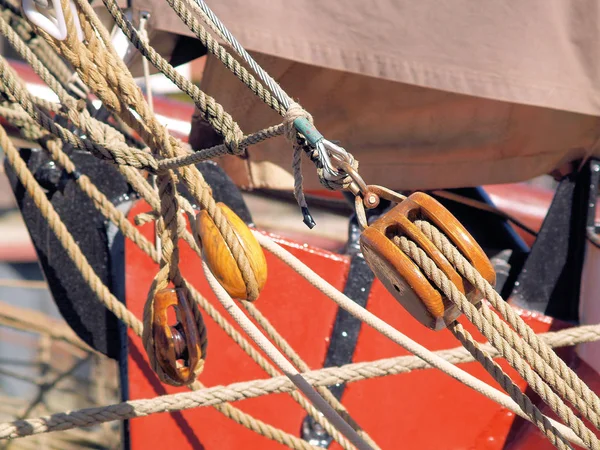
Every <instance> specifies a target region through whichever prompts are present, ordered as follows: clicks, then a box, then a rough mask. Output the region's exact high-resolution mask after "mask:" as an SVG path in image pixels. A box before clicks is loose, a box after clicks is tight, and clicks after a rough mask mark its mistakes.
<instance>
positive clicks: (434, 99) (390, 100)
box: [133, 0, 600, 189]
mask: <svg viewBox="0 0 600 450" xmlns="http://www.w3.org/2000/svg"><path fill="white" fill-rule="evenodd" d="M163 1H164V0H152V1H146V0H144V1H143V2H141V3H142V4H143V7H142V8H147V9H149V10H150V11H151V12H152V11H153V10H154V13H153V14H152V22H151V26H152V27H154V28H155V29H157V30H163V31H169V32H172V33H186V34H189V32H187V30H185V29H184V27H183V26H182V25H181V23H180V22H179V21H178V19H177V17H175V16H174V15H173V14H172V12H170V11H167V10H168V8H167V7H166V6H165V4H164V3H163ZM133 5H134V8H138V7H139V6H137V3H136V0H134V1H133ZM209 5H210V7H211V8H212V9H213V10H214V11H215V12H216V13H217V15H218V16H219V17H220V18H221V20H222V21H223V22H224V23H225V24H226V25H227V27H228V28H229V29H230V30H231V31H232V32H233V34H234V35H236V36H237V37H238V39H239V40H240V42H241V43H242V44H243V45H244V46H245V47H246V48H247V49H249V50H251V51H253V52H255V54H256V56H257V59H258V60H259V62H260V63H261V64H262V65H263V66H264V67H265V68H266V69H267V71H269V72H270V73H271V74H272V75H273V76H274V77H275V78H276V79H277V80H278V81H279V82H280V83H281V84H282V86H283V87H284V88H285V89H286V91H288V93H290V94H291V95H292V96H294V97H295V98H296V99H298V100H299V102H300V103H301V104H302V105H303V106H304V107H305V108H306V109H307V110H309V111H310V112H311V113H312V114H313V116H314V118H315V121H316V123H317V125H318V128H319V130H320V131H321V132H322V133H323V134H325V135H326V136H327V137H328V138H329V139H334V140H339V141H341V142H342V145H344V146H345V147H346V148H347V149H348V150H349V151H351V152H352V153H353V154H354V155H355V156H356V157H357V158H358V159H359V161H360V171H361V173H362V174H363V176H364V177H365V179H366V180H367V182H376V183H381V184H386V185H388V186H390V187H393V188H405V189H413V188H419V189H424V188H434V187H451V186H466V185H477V184H485V183H499V182H509V181H518V180H524V179H527V178H530V177H533V176H536V175H539V174H542V173H546V172H549V171H551V170H553V169H554V168H555V167H557V166H559V165H561V164H562V163H563V162H565V161H570V160H573V159H578V158H581V157H584V156H585V155H586V154H590V153H594V152H597V149H596V144H597V140H598V137H599V132H600V126H599V125H600V123H599V119H598V116H600V94H599V92H598V88H597V86H600V83H599V82H600V66H599V64H600V58H598V57H597V49H598V45H599V44H598V43H599V42H600V36H599V35H600V23H599V20H600V13H599V12H598V5H597V1H596V0H577V1H572V0H528V1H514V2H513V1H511V2H507V1H505V0H489V1H486V2H481V1H476V0H454V1H451V2H440V1H437V0H419V1H414V0H396V1H392V0H378V1H368V0H361V1H352V0H349V1H343V2H342V1H335V2H334V1H323V0H297V1H294V2H290V1H289V0H270V1H268V2H267V1H259V0H222V1H215V2H209ZM156 12H159V13H158V14H157V13H156ZM202 87H203V88H204V89H205V90H206V91H208V92H209V93H210V94H212V95H213V96H214V97H216V99H217V100H218V101H219V102H221V103H222V104H223V105H224V106H225V108H226V109H227V110H229V111H230V112H232V113H233V115H234V118H235V119H236V120H237V121H238V122H239V123H240V125H241V126H242V129H243V130H244V131H246V132H250V131H254V130H256V129H258V128H260V127H263V126H266V125H268V124H272V123H275V122H276V121H278V118H277V117H276V115H275V114H274V113H272V112H271V111H269V110H268V108H267V107H266V106H264V105H262V104H260V101H258V100H256V99H254V98H253V97H252V94H251V93H250V92H249V91H248V90H247V89H245V88H244V86H243V85H241V83H240V82H239V81H238V80H237V79H236V78H235V77H234V76H233V75H231V74H228V73H227V72H226V69H223V68H222V67H221V66H220V64H219V63H218V62H216V61H214V60H210V61H209V62H208V64H207V67H206V74H205V77H204V79H203V81H202ZM195 131H196V134H195V136H194V138H195V139H193V142H192V143H193V144H194V146H195V147H198V148H200V147H204V145H203V143H202V139H201V138H202V133H199V132H197V131H198V129H196V130H195ZM249 155H250V157H249V159H248V160H242V159H238V158H227V161H225V165H226V167H227V168H228V170H229V171H230V173H231V174H233V175H234V176H235V179H236V181H238V182H239V183H240V184H242V185H254V186H257V187H263V186H264V187H274V188H289V187H290V186H291V176H290V158H291V155H290V151H289V146H288V145H287V144H286V143H285V142H283V140H282V139H276V140H273V141H270V142H268V143H266V144H263V145H261V146H258V147H254V148H253V149H252V150H251V151H250V153H249ZM305 173H306V174H307V185H308V187H309V188H314V187H319V186H318V184H317V181H316V179H315V177H314V176H312V175H313V171H312V170H306V171H305Z"/></svg>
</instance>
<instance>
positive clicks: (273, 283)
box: [125, 203, 600, 450]
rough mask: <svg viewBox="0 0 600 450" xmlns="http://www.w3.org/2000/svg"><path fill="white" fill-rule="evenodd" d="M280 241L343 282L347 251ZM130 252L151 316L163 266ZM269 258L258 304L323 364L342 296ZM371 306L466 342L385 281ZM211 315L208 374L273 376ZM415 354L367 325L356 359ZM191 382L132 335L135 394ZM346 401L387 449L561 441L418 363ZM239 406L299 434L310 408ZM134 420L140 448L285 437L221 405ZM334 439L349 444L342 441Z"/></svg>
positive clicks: (198, 279)
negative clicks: (165, 380)
mask: <svg viewBox="0 0 600 450" xmlns="http://www.w3.org/2000/svg"><path fill="white" fill-rule="evenodd" d="M144 211H148V207H147V206H146V205H145V204H144V203H138V204H137V205H136V207H135V208H134V209H133V210H132V211H131V213H130V219H132V218H133V217H134V216H135V215H136V214H138V213H140V212H144ZM140 229H141V231H142V232H143V234H144V235H146V236H147V237H149V238H153V237H154V236H153V233H154V229H153V226H152V225H151V224H146V225H144V226H142V227H140ZM280 243H281V244H282V245H283V246H284V247H285V248H287V249H289V250H290V251H292V253H294V254H295V255H296V256H298V257H299V258H300V259H301V260H302V261H304V262H305V263H306V264H307V265H308V266H310V267H311V268H313V269H314V270H315V271H317V272H318V273H319V274H321V275H322V276H323V277H324V278H326V279H327V280H328V281H329V282H330V283H332V284H333V285H334V286H335V287H337V288H342V287H343V285H344V282H345V279H346V277H347V272H348V264H349V263H348V259H347V258H346V257H341V256H339V255H334V254H332V253H328V252H325V251H322V250H317V249H314V248H311V247H309V246H305V245H298V244H296V243H292V242H283V241H280ZM125 253H126V255H125V256H126V270H127V273H126V298H127V305H128V306H129V308H130V309H131V310H132V311H133V312H134V313H135V314H136V315H137V316H138V317H141V315H142V310H143V304H144V301H145V299H146V295H147V291H148V288H149V286H150V283H151V280H152V278H153V277H154V275H155V274H156V271H157V266H156V265H154V264H153V263H151V261H150V260H149V258H147V257H146V256H145V255H143V254H142V252H141V251H140V250H139V249H138V248H137V247H136V246H135V245H133V244H131V243H130V242H127V243H126V250H125ZM181 260H182V261H183V264H182V268H183V271H184V275H185V276H186V277H188V278H189V279H190V280H192V281H193V283H194V285H195V286H196V287H197V288H198V289H199V290H200V292H201V293H203V294H204V295H206V297H207V298H208V299H209V301H210V302H211V304H213V305H214V306H215V307H216V308H217V309H218V310H219V311H221V312H222V313H223V315H225V316H226V317H227V314H226V313H225V312H224V311H223V309H222V308H221V307H220V305H218V303H217V302H216V300H215V298H214V297H213V295H212V293H211V291H210V289H209V288H208V286H207V284H206V281H205V279H204V276H203V274H202V270H201V268H200V263H199V261H198V258H197V257H196V255H193V254H192V252H191V250H190V249H189V248H188V247H187V246H186V245H182V249H181ZM267 262H268V266H269V277H268V281H267V285H266V287H265V290H264V292H263V293H262V294H261V297H260V298H259V299H258V300H257V302H256V305H257V306H259V307H260V309H261V311H262V312H263V313H264V315H265V316H266V317H267V318H268V319H269V320H270V321H271V322H272V323H273V325H275V326H276V327H277V329H278V330H279V331H280V332H281V333H282V335H283V336H284V337H285V338H286V339H287V340H288V342H289V343H290V344H291V345H292V346H293V347H294V348H295V349H296V350H297V351H298V352H299V354H300V355H301V356H302V358H304V359H305V361H307V363H308V364H309V365H310V367H311V368H319V367H322V364H323V361H324V358H325V353H326V349H327V341H328V337H329V334H330V332H331V328H332V325H333V320H334V317H335V314H336V306H335V305H334V304H333V303H332V302H331V301H330V300H328V299H327V298H326V297H325V296H324V295H323V294H321V293H319V292H318V291H317V290H316V289H314V288H313V287H312V286H310V285H309V284H308V283H307V282H306V281H304V280H303V279H301V278H300V277H299V276H298V275H296V274H295V273H294V272H293V271H292V270H291V269H290V268H288V267H287V266H285V265H283V264H282V263H281V262H280V261H279V260H277V259H276V258H275V257H273V256H272V255H270V254H267ZM368 309H369V310H370V311H372V312H373V313H375V314H377V315H378V316H380V317H383V318H385V319H386V320H387V321H388V322H390V324H392V325H393V326H395V327H396V328H398V329H399V330H401V331H402V332H404V333H405V334H407V335H409V336H410V337H412V338H413V339H415V340H416V341H417V342H419V343H421V344H423V345H425V346H426V347H428V348H430V349H432V350H438V349H446V348H454V347H457V346H459V343H458V342H457V341H456V340H455V339H454V338H453V337H452V336H451V335H450V333H448V332H446V331H442V332H433V331H430V330H427V329H425V328H424V327H423V326H421V325H420V324H419V323H417V322H416V321H415V320H414V319H412V318H411V317H410V316H409V315H408V314H407V313H406V312H405V311H404V310H403V309H402V308H401V307H400V306H399V304H397V303H396V301H395V300H394V299H393V298H392V297H391V296H390V295H389V294H388V293H387V291H385V289H384V288H383V286H382V285H381V284H380V283H379V282H377V281H376V282H375V284H374V286H373V289H372V292H371V295H370V298H369V302H368ZM520 313H521V314H522V315H523V317H524V319H525V320H526V322H527V323H528V324H529V325H530V326H531V327H532V328H533V329H534V330H535V331H536V332H543V331H547V330H549V329H552V328H555V327H557V326H558V325H554V326H553V324H552V321H551V320H550V319H549V318H548V317H545V316H543V315H539V314H531V313H528V312H522V311H520ZM204 318H205V322H206V324H207V328H208V338H209V345H208V357H207V361H206V368H205V371H204V372H203V373H202V375H201V376H200V380H201V381H202V383H204V384H205V385H207V386H214V385H218V384H228V383H232V382H235V381H243V380H250V379H254V378H266V374H265V373H263V372H262V370H261V369H259V368H258V366H257V365H256V364H255V363H253V362H252V360H251V359H250V358H249V357H248V356H247V355H246V354H245V353H243V352H242V350H240V348H239V347H238V346H237V345H236V344H234V343H233V341H232V340H231V339H230V338H229V337H228V336H227V335H226V334H225V333H224V332H223V331H222V330H221V329H220V328H219V327H218V326H217V325H216V324H215V323H214V322H213V321H212V320H211V319H210V318H209V317H208V315H207V314H206V313H204ZM463 322H464V321H463ZM236 328H237V327H236ZM466 328H467V329H469V330H470V331H471V332H472V333H473V335H474V336H476V338H477V339H479V340H481V341H483V338H482V337H481V336H480V335H479V334H478V333H476V332H475V331H474V330H473V327H472V326H469V325H467V326H466ZM563 353H564V354H565V359H566V360H567V361H568V362H569V363H570V364H572V365H574V366H575V367H577V368H578V370H579V371H580V372H581V373H582V375H583V376H584V377H585V379H586V381H588V382H590V383H591V385H592V387H593V388H598V387H600V385H599V381H598V380H599V378H598V375H597V374H595V373H594V372H593V371H591V369H589V367H587V366H585V365H583V363H581V362H580V361H578V360H577V359H576V358H575V356H574V352H573V351H572V350H570V349H568V350H566V351H565V352H563ZM406 354H407V352H406V351H405V350H403V349H402V348H400V347H399V346H397V345H396V344H394V343H392V342H391V341H389V340H388V339H386V338H385V337H383V336H381V335H379V334H378V333H377V332H375V331H374V330H372V329H370V328H369V327H367V326H363V328H362V330H361V332H360V335H359V340H358V346H357V349H356V353H355V355H354V362H360V361H372V360H376V359H379V358H386V357H394V356H400V355H406ZM502 365H503V366H504V367H505V368H506V370H507V372H508V373H509V374H510V375H511V376H513V377H514V378H515V379H518V377H517V376H516V374H515V372H514V371H512V370H511V369H509V368H507V367H506V364H504V363H502ZM462 367H463V368H464V369H465V370H467V371H468V372H470V373H472V374H474V375H476V376H477V377H480V378H482V379H484V380H485V381H487V382H490V383H491V384H492V385H494V382H493V381H492V380H491V378H490V377H489V376H488V375H487V374H486V373H485V371H484V370H483V369H482V368H481V367H480V366H479V365H478V364H477V363H469V364H464V365H463V366H462ZM520 386H521V388H524V387H525V384H524V383H523V382H521V383H520ZM184 390H185V389H184V388H181V389H178V388H172V387H166V386H164V385H162V384H161V383H160V382H159V381H158V379H157V378H156V376H155V375H154V374H153V373H152V371H151V369H150V367H149V366H148V364H147V362H146V357H145V353H144V350H143V348H142V345H141V342H140V340H139V339H138V338H137V337H131V340H130V352H129V391H130V396H131V398H132V399H137V398H150V397H153V396H156V395H159V394H164V393H172V392H179V391H184ZM343 403H344V404H345V405H346V406H347V407H348V410H349V411H350V413H351V414H352V416H353V417H354V418H355V419H356V420H357V421H358V423H359V424H360V425H361V426H362V427H364V428H365V429H366V430H367V431H368V432H369V434H370V435H371V436H372V437H373V438H374V439H375V441H376V442H378V443H379V445H380V446H381V447H382V448H383V449H396V448H403V449H440V448H444V449H469V448H477V449H480V448H484V449H490V450H491V449H501V448H519V449H525V448H536V449H545V448H551V446H550V445H549V444H548V443H546V441H544V440H541V439H538V438H539V434H538V433H537V431H536V430H533V429H530V428H529V427H528V426H527V425H526V424H525V423H524V422H523V421H522V420H515V417H514V416H513V414H512V413H509V412H508V411H506V410H504V409H503V408H501V407H499V406H497V405H496V404H495V403H493V402H491V401H490V400H487V399H486V398H484V397H482V396H481V395H479V394H477V393H475V392H474V391H471V390H470V389H469V388H467V387H465V386H463V385H461V384H460V383H459V382H457V381H455V380H453V379H451V378H450V377H448V376H447V375H445V374H443V373H441V372H438V371H436V370H423V371H415V372H412V373H408V374H402V375H396V376H389V377H385V378H380V379H372V380H366V381H361V382H357V383H353V384H350V385H349V386H348V388H347V390H346V392H345V394H344V398H343ZM235 406H236V407H239V408H240V409H242V410H243V411H245V412H247V413H250V414H252V415H254V416H255V417H257V418H258V419H260V420H263V421H265V422H268V423H271V424H273V425H275V426H277V427H281V428H282V429H284V430H286V431H288V432H290V433H292V434H294V435H299V432H300V424H301V422H302V419H303V418H304V416H305V413H304V411H303V410H302V409H301V408H300V407H299V406H298V405H297V404H296V403H295V402H294V401H293V400H292V399H291V397H289V395H283V394H278V395H271V396H268V397H261V398H258V399H251V400H245V401H242V402H238V403H236V404H235ZM130 425H131V448H132V449H133V450H138V449H139V450H141V449H145V448H148V447H149V446H150V447H151V448H154V447H155V446H156V445H158V443H160V448H163V449H177V450H183V449H192V448H196V449H202V448H204V449H207V450H212V449H241V448H243V449H278V448H281V446H280V445H279V444H277V443H275V442H273V441H270V440H268V439H266V438H264V437H261V436H259V435H256V434H254V433H252V432H250V431H248V430H247V429H245V428H244V427H242V426H240V425H237V424H235V423H234V422H233V421H231V420H229V419H227V418H225V417H224V416H223V415H221V414H220V413H219V412H217V411H216V410H214V409H213V408H198V409H195V410H189V411H183V412H179V413H174V414H160V415H154V416H150V417H145V418H139V419H134V420H132V421H131V422H130ZM534 444H535V446H533V445H534ZM331 448H339V447H337V446H336V445H333V446H332V447H331Z"/></svg>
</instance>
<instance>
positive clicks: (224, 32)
mask: <svg viewBox="0 0 600 450" xmlns="http://www.w3.org/2000/svg"><path fill="white" fill-rule="evenodd" d="M193 1H194V2H195V3H196V4H197V5H198V7H199V8H200V10H201V11H202V12H203V13H204V16H203V17H208V19H209V21H210V22H212V24H213V25H214V26H215V27H216V29H218V32H219V35H220V36H222V37H223V38H224V39H225V40H226V41H227V42H228V43H229V44H230V45H231V46H232V47H233V49H234V50H235V51H236V52H237V54H238V55H240V56H241V57H242V58H243V59H244V61H245V62H246V64H248V66H250V68H251V69H252V70H253V71H254V73H256V74H257V75H258V77H259V78H260V79H261V80H262V81H263V83H265V84H266V85H267V87H268V88H269V89H270V90H271V92H272V93H273V95H275V97H276V98H277V99H278V100H279V103H281V104H282V105H283V107H284V108H285V109H286V110H287V109H289V107H290V104H291V103H292V101H291V99H290V98H289V96H288V95H287V94H286V93H285V91H284V90H283V89H281V87H280V86H279V85H278V84H277V83H276V82H275V80H273V78H271V76H270V75H269V74H268V73H267V72H265V71H264V69H263V68H262V67H260V66H259V65H258V63H257V62H256V61H254V58H252V56H250V54H249V53H248V52H247V51H246V49H244V47H242V45H241V44H240V43H239V42H238V41H237V39H236V38H235V37H234V36H233V35H232V34H231V33H230V32H229V30H228V29H227V28H226V27H225V25H223V23H222V22H221V20H219V18H218V17H217V16H216V15H215V13H213V12H212V11H211V10H210V8H209V7H208V5H207V4H206V3H205V2H204V1H203V0H193Z"/></svg>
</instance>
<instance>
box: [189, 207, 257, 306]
mask: <svg viewBox="0 0 600 450" xmlns="http://www.w3.org/2000/svg"><path fill="white" fill-rule="evenodd" d="M217 206H219V207H220V208H221V210H222V211H223V214H224V215H225V217H226V218H227V220H228V221H229V224H230V225H231V227H232V228H233V231H234V232H235V235H236V238H237V239H238V241H239V243H240V245H241V247H242V250H243V251H244V253H245V254H246V256H247V258H248V260H249V262H250V267H251V268H252V271H253V273H254V276H255V278H256V281H257V283H258V290H259V291H260V290H261V289H262V288H263V287H264V285H265V282H266V281H267V261H266V259H265V255H264V253H263V250H262V248H261V246H260V244H259V243H258V241H257V240H256V238H255V237H254V235H253V234H252V232H251V231H250V228H248V226H247V225H246V224H245V223H244V221H243V220H242V219H240V218H239V217H238V216H237V214H235V213H234V212H233V211H232V210H231V209H229V208H228V207H227V205H225V204H224V203H217ZM196 226H197V230H196V231H197V233H198V235H199V237H200V242H201V243H202V253H203V256H204V259H205V261H206V263H207V264H208V266H209V267H210V270H211V272H212V273H213V274H214V276H215V277H216V278H217V280H219V283H221V286H223V288H225V290H226V291H227V292H228V293H229V295H231V296H232V297H233V298H239V299H242V300H250V301H254V300H256V298H255V297H254V298H251V297H250V295H249V293H248V290H247V288H246V284H245V283H244V279H243V278H242V273H241V272H240V269H239V267H238V265H237V262H236V261H235V258H234V257H233V254H232V253H231V250H230V249H229V247H227V244H226V243H225V239H224V238H223V236H222V235H221V233H220V232H219V230H218V228H217V227H216V225H215V223H214V222H213V220H212V219H211V218H210V216H209V215H208V213H207V212H206V211H200V212H199V213H198V216H197V220H196Z"/></svg>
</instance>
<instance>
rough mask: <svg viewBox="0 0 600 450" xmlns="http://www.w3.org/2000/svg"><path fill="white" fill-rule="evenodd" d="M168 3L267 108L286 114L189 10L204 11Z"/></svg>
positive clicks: (174, 0) (179, 2)
mask: <svg viewBox="0 0 600 450" xmlns="http://www.w3.org/2000/svg"><path fill="white" fill-rule="evenodd" d="M167 3H168V4H169V6H171V8H172V9H173V11H175V13H176V14H177V15H178V16H179V18H180V19H181V21H182V22H183V23H184V24H185V25H186V26H187V27H188V28H189V29H190V30H191V31H192V32H193V33H194V34H195V35H196V37H197V38H198V39H199V40H200V42H202V45H204V46H205V47H206V48H207V49H208V51H209V52H211V53H212V54H213V55H215V56H216V57H217V58H218V59H219V60H220V61H221V62H222V63H223V64H224V65H225V67H227V68H228V69H229V70H230V71H231V72H232V73H233V74H234V75H235V76H236V77H238V78H239V80H240V81H241V82H242V83H244V84H245V85H246V86H247V87H248V88H249V89H250V90H251V91H252V93H254V94H255V95H256V96H257V97H258V98H259V99H261V100H262V101H263V102H264V103H265V104H266V105H267V106H269V107H270V108H272V109H273V110H275V111H276V112H278V113H279V114H281V115H284V114H285V111H286V110H285V108H284V106H283V105H281V104H280V103H279V101H278V100H277V99H276V98H275V97H274V96H272V95H271V93H270V92H269V91H268V90H267V89H265V88H264V86H263V85H262V84H261V83H260V82H259V81H258V80H257V79H256V78H255V77H254V76H253V75H252V74H251V73H250V72H249V71H248V70H247V69H246V68H245V67H244V66H242V65H241V64H240V63H239V62H238V61H237V60H236V59H235V58H234V57H233V56H231V54H230V53H229V52H228V51H227V50H226V49H225V48H223V47H222V46H221V45H220V44H219V43H218V42H217V41H216V39H214V38H213V37H212V36H211V35H210V34H209V33H208V32H207V31H206V29H205V28H204V26H202V24H201V23H200V22H199V21H198V20H197V19H196V18H195V17H194V16H193V15H192V12H191V11H190V9H189V8H188V6H189V7H191V8H192V9H195V12H197V13H200V14H202V11H201V10H200V9H198V8H197V6H196V5H194V4H193V3H191V2H190V3H187V4H186V3H185V2H183V1H182V0H167Z"/></svg>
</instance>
